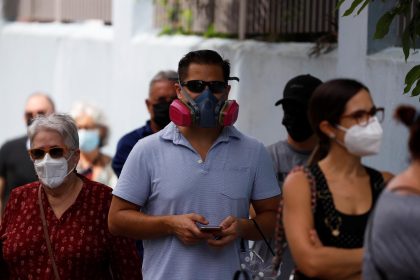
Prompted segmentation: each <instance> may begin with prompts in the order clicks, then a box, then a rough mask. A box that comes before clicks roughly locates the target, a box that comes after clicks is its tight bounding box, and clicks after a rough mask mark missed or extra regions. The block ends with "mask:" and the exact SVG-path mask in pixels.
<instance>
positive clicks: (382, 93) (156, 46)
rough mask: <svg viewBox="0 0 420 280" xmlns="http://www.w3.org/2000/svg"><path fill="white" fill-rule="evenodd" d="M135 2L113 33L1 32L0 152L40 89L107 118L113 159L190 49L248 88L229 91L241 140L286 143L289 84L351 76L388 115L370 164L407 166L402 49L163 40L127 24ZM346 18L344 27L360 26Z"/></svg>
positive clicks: (349, 43) (85, 29)
mask: <svg viewBox="0 0 420 280" xmlns="http://www.w3.org/2000/svg"><path fill="white" fill-rule="evenodd" d="M132 1H133V2H130V3H131V4H130V5H127V2H126V1H114V11H116V14H114V22H115V21H117V22H116V23H115V25H114V27H107V26H102V25H98V24H92V23H89V24H73V25H61V24H26V23H13V24H4V25H3V26H1V25H0V28H1V30H0V106H1V110H0V127H1V130H0V143H3V142H4V141H5V140H6V139H10V138H12V137H15V136H16V135H19V134H23V133H25V126H24V122H23V106H24V102H25V99H26V97H27V96H28V95H29V94H30V93H32V92H34V91H37V90H42V91H46V92H48V93H50V94H51V96H52V97H53V98H54V100H55V101H56V103H57V107H58V110H59V111H63V112H66V111H68V110H69V109H70V107H71V105H72V103H73V102H74V101H77V100H87V101H90V102H93V103H95V104H97V105H98V106H100V107H101V108H102V109H104V110H105V113H106V115H107V117H108V120H109V123H110V127H111V130H112V131H111V133H112V134H111V138H110V142H109V145H108V146H107V147H106V152H107V153H108V154H110V155H113V153H114V151H115V146H116V142H117V141H118V139H119V138H120V137H121V136H122V135H123V134H125V133H126V132H128V131H130V130H132V129H135V128H137V127H139V126H141V125H143V124H144V122H145V121H146V120H147V118H148V114H147V110H146V107H145V104H144V99H145V98H147V94H148V83H149V81H150V79H151V77H152V76H153V75H154V74H155V73H156V72H157V71H159V70H163V69H174V70H176V68H177V63H178V61H179V59H180V58H181V57H182V56H183V55H184V54H185V53H187V52H188V51H190V50H195V49H201V48H210V49H215V50H217V51H219V52H220V53H221V54H222V55H223V56H224V57H225V58H228V59H229V60H230V61H231V64H232V75H233V76H238V77H239V78H240V79H241V81H240V82H239V83H237V82H235V81H232V82H231V85H232V92H231V94H232V97H234V98H236V99H237V100H238V102H239V104H240V116H239V120H238V123H237V126H238V127H239V128H240V129H241V130H242V131H243V132H245V133H247V134H250V135H252V136H254V137H256V138H258V139H260V140H261V141H263V142H264V143H265V144H271V143H273V142H275V141H277V140H278V139H280V138H283V137H285V130H284V129H283V127H282V125H281V119H282V112H281V109H280V108H278V107H275V106H274V102H275V101H276V100H278V99H279V98H281V96H282V90H283V88H284V85H285V83H286V82H287V80H289V79H290V78H291V77H293V76H296V75H299V74H305V73H310V74H312V75H315V76H317V77H319V78H320V79H322V80H328V79H332V78H336V77H343V76H346V77H353V78H357V79H359V80H361V81H363V82H365V83H366V84H367V86H368V87H369V88H370V89H371V91H372V94H373V98H374V100H375V102H376V103H377V105H378V106H384V107H386V110H387V111H386V122H385V123H384V130H385V138H384V144H383V147H382V150H381V154H380V155H379V156H375V157H372V158H369V159H368V160H367V162H368V163H369V164H371V165H373V166H375V167H378V168H380V169H387V170H390V171H393V172H398V171H400V170H401V169H403V168H404V166H405V165H406V163H407V153H406V141H405V139H406V135H407V132H406V131H405V130H404V129H403V128H402V127H401V126H397V125H396V124H395V123H394V121H392V120H391V115H392V114H391V113H392V110H393V109H394V108H395V106H396V105H397V104H400V103H408V104H412V105H415V106H417V107H418V108H420V106H419V102H418V98H410V97H408V96H403V95H402V94H401V92H402V89H403V80H404V76H405V73H406V72H407V71H408V70H409V69H410V67H411V66H412V65H414V63H419V62H420V57H419V55H415V56H414V57H413V58H412V60H411V61H410V63H409V64H406V63H405V62H404V60H403V55H402V51H401V50H400V49H389V50H385V51H383V52H381V53H378V54H375V55H372V56H366V55H363V54H361V53H360V51H359V52H354V51H353V52H350V51H349V52H348V53H347V52H346V48H347V49H349V48H350V49H352V48H354V49H357V48H359V47H360V44H363V40H362V42H361V41H360V39H358V40H352V36H360V34H358V35H357V34H356V33H355V32H349V33H348V34H345V36H342V35H340V38H339V39H340V41H339V46H338V49H337V50H336V51H333V52H331V53H329V54H326V55H322V56H320V57H317V58H314V57H312V58H309V57H308V51H309V49H310V48H311V46H312V44H301V43H299V44H298V43H281V44H280V43H276V44H274V43H262V42H255V41H237V40H223V39H208V40H206V39H203V38H201V37H197V36H156V35H155V34H156V32H154V31H153V30H151V29H150V24H149V23H147V24H146V25H145V26H140V27H139V25H138V24H139V23H138V18H137V17H136V15H133V14H130V15H131V17H130V16H129V17H128V19H127V17H124V15H126V14H127V13H128V12H129V11H131V9H133V8H134V9H137V10H139V9H140V8H141V7H139V6H138V5H143V4H145V3H146V4H150V3H149V2H147V0H141V1H134V0H132ZM118 3H125V4H124V5H122V4H121V5H120V4H118ZM140 10H141V9H140ZM348 19H349V20H350V22H347V23H341V22H340V26H342V25H343V24H344V25H345V24H349V25H351V24H353V23H354V22H353V21H355V20H357V19H355V18H348ZM346 21H347V19H346ZM148 22H149V21H148ZM142 27H143V28H142ZM146 27H148V28H146ZM341 30H344V31H345V30H346V29H345V28H342V29H341ZM344 31H343V32H344ZM362 39H363V38H362ZM357 44H359V45H357ZM361 48H362V49H363V47H361ZM337 54H340V56H338V55H337Z"/></svg>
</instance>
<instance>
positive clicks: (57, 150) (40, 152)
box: [28, 147, 67, 160]
mask: <svg viewBox="0 0 420 280" xmlns="http://www.w3.org/2000/svg"><path fill="white" fill-rule="evenodd" d="M66 151H67V148H63V147H52V148H42V149H41V148H36V149H30V150H29V151H28V152H29V156H30V157H31V159H32V160H37V159H43V158H44V157H45V154H47V153H48V154H50V156H51V157H52V158H55V159H57V158H61V157H63V156H64V154H65V153H66Z"/></svg>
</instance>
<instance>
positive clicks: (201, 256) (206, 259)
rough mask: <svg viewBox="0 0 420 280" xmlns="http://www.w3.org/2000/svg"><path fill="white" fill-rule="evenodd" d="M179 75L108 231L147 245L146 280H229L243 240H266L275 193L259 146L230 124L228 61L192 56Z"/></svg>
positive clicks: (121, 185)
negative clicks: (166, 119)
mask: <svg viewBox="0 0 420 280" xmlns="http://www.w3.org/2000/svg"><path fill="white" fill-rule="evenodd" d="M178 74H179V83H178V84H176V91H177V97H178V99H177V100H175V101H173V103H172V104H171V106H170V118H171V121H172V123H170V124H169V125H168V126H166V127H165V128H164V129H163V130H161V131H159V132H158V133H156V134H153V135H151V136H149V137H146V138H144V139H141V140H140V141H139V142H138V143H137V144H136V146H135V147H134V149H133V150H132V152H131V153H130V155H129V157H128V159H127V162H126V164H125V165H124V168H123V170H122V173H121V175H120V178H119V181H118V183H117V186H116V188H115V189H114V191H113V195H114V197H113V201H112V205H111V208H110V213H109V220H108V223H109V228H110V231H111V232H113V233H114V234H118V235H124V236H130V237H133V238H137V239H142V240H144V241H143V242H144V260H143V279H146V280H148V279H149V280H150V279H187V280H188V279H232V277H233V275H234V273H235V271H237V270H238V269H239V268H240V265H239V263H240V262H239V255H240V239H246V240H257V239H261V238H262V236H261V233H260V232H259V231H258V228H257V227H259V229H260V230H261V232H262V233H263V234H264V235H266V236H272V234H273V230H274V228H273V225H274V224H275V214H276V209H277V206H278V201H279V192H280V191H279V188H278V186H277V181H276V177H275V173H274V170H273V165H272V162H271V160H270V157H269V155H268V153H267V151H266V149H265V147H264V145H263V144H262V143H260V142H258V141H257V140H255V139H253V138H251V137H248V136H245V135H244V134H242V133H241V132H239V131H238V130H237V129H236V128H235V127H234V126H233V123H234V122H235V121H236V119H237V114H238V110H239V106H238V104H237V103H236V101H234V100H228V96H229V91H230V85H229V84H228V81H229V80H232V79H237V78H230V76H229V75H230V64H229V62H228V61H227V60H223V58H222V57H221V56H220V55H219V54H218V53H217V52H215V51H212V50H199V51H192V52H190V53H188V54H186V55H185V56H184V57H183V58H182V59H181V61H180V62H179V65H178ZM250 204H252V206H253V207H254V209H255V212H256V216H255V218H254V221H253V220H251V219H249V206H250Z"/></svg>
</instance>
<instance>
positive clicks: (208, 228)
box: [198, 225, 222, 232]
mask: <svg viewBox="0 0 420 280" xmlns="http://www.w3.org/2000/svg"><path fill="white" fill-rule="evenodd" d="M198 228H199V229H200V230H201V231H202V232H218V231H221V230H222V227H221V226H209V225H198Z"/></svg>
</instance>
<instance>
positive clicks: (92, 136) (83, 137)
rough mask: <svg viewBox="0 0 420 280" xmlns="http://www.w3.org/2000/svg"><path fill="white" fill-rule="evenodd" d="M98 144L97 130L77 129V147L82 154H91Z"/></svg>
mask: <svg viewBox="0 0 420 280" xmlns="http://www.w3.org/2000/svg"><path fill="white" fill-rule="evenodd" d="M99 142H100V137H99V130H98V129H79V147H80V150H81V151H82V152H87V153H89V152H92V151H93V150H95V149H96V148H98V146H99Z"/></svg>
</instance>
